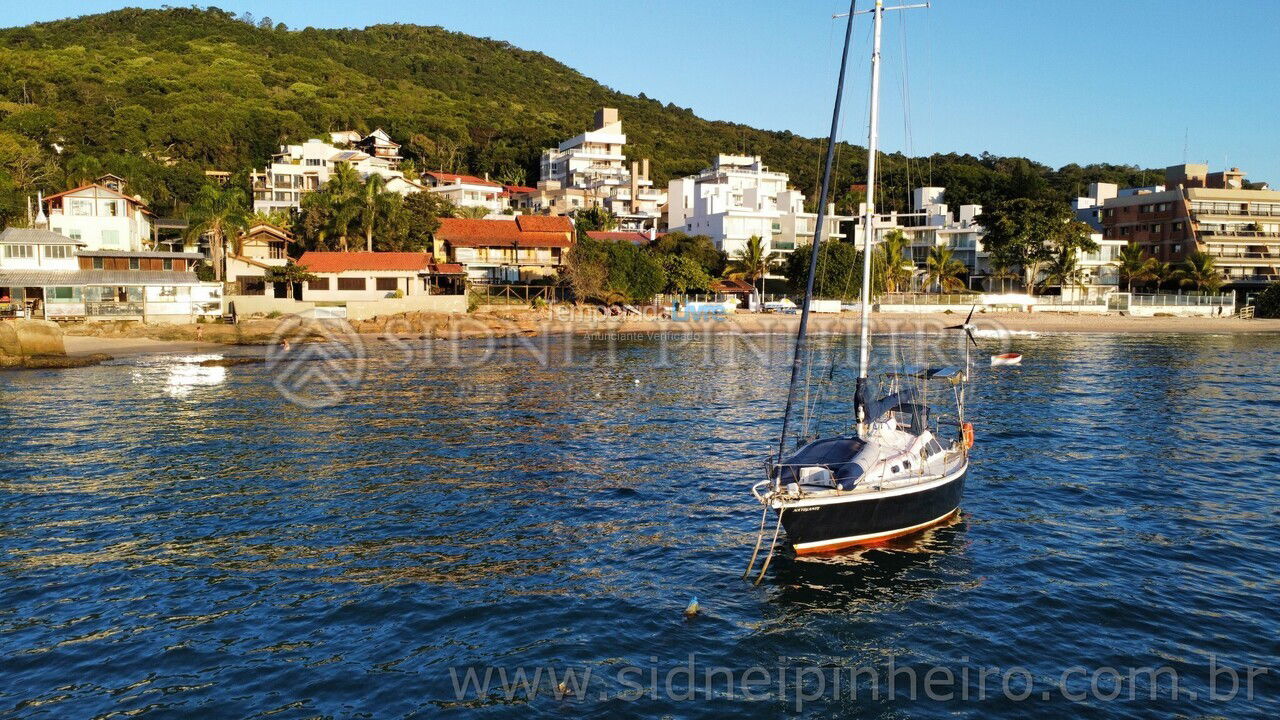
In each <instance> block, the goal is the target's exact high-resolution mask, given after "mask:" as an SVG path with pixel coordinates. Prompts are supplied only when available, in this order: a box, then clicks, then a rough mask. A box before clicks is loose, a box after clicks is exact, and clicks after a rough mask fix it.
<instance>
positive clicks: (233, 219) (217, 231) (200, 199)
mask: <svg viewBox="0 0 1280 720" xmlns="http://www.w3.org/2000/svg"><path fill="white" fill-rule="evenodd" d="M248 222H249V210H248V208H247V207H246V201H245V196H244V191H243V190H241V189H240V188H238V187H219V186H218V185H214V184H212V183H210V184H208V185H205V186H204V188H202V189H201V190H200V194H199V195H197V196H196V199H195V202H194V203H193V204H192V205H191V210H190V212H188V213H187V237H188V238H189V239H193V240H194V239H198V238H200V237H202V236H205V235H208V236H209V254H210V256H211V258H212V260H213V272H214V278H215V279H216V280H218V281H219V282H221V280H222V278H223V276H224V275H225V273H226V265H227V256H226V244H227V239H228V238H231V239H233V240H234V241H237V242H238V239H239V237H240V233H242V232H243V231H244V230H245V228H246V227H247V226H248ZM238 252H239V249H238V248H237V253H238Z"/></svg>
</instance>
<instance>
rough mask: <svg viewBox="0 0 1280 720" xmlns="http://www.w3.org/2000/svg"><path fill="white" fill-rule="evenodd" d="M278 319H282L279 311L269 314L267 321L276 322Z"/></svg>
mask: <svg viewBox="0 0 1280 720" xmlns="http://www.w3.org/2000/svg"><path fill="white" fill-rule="evenodd" d="M278 317H280V311H279V310H272V311H271V312H269V313H267V319H269V320H275V319H276V318H278Z"/></svg>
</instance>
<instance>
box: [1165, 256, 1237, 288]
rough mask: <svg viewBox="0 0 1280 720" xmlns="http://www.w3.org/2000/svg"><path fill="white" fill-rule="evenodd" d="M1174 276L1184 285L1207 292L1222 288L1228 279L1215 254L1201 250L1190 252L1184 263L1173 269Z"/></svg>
mask: <svg viewBox="0 0 1280 720" xmlns="http://www.w3.org/2000/svg"><path fill="white" fill-rule="evenodd" d="M1173 278H1174V279H1176V280H1177V281H1178V282H1179V284H1181V285H1182V286H1183V287H1193V288H1195V289H1196V290H1201V291H1204V292H1207V293H1216V292H1218V290H1220V289H1222V286H1223V285H1224V284H1225V283H1226V280H1225V279H1224V278H1223V277H1222V271H1221V270H1219V269H1218V263H1217V261H1216V260H1214V258H1213V256H1212V255H1210V254H1208V253H1206V252H1201V251H1199V250H1197V251H1195V252H1192V253H1189V254H1188V255H1187V256H1186V258H1184V259H1183V261H1182V264H1181V265H1180V266H1179V267H1178V268H1177V269H1176V270H1174V271H1173Z"/></svg>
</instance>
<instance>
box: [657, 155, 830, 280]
mask: <svg viewBox="0 0 1280 720" xmlns="http://www.w3.org/2000/svg"><path fill="white" fill-rule="evenodd" d="M789 182H790V178H789V176H788V175H787V174H786V173H780V172H773V171H771V170H769V168H768V167H766V166H765V165H764V163H763V161H762V160H761V159H760V157H759V156H748V155H717V156H716V159H715V161H714V163H713V164H712V165H711V167H708V168H706V169H704V170H703V171H702V172H701V173H699V174H697V175H690V176H689V177H684V178H679V179H676V180H672V181H671V183H670V184H669V185H668V186H667V198H668V203H667V227H668V230H669V231H680V232H684V233H688V234H690V235H707V236H708V237H710V238H711V239H712V240H713V241H714V242H715V244H716V247H717V248H719V249H721V250H723V251H724V252H726V253H728V255H729V256H730V257H733V256H734V255H736V254H738V253H740V252H742V250H743V249H744V248H745V247H746V246H747V241H748V240H749V239H750V238H751V236H752V235H759V236H760V238H761V239H762V240H764V241H765V247H766V248H768V249H769V250H770V251H771V252H773V253H774V254H775V255H776V254H779V253H782V254H785V253H790V252H791V251H792V250H795V249H796V247H798V246H801V245H807V244H810V243H812V242H813V236H814V229H815V225H816V224H817V215H816V214H815V213H807V212H805V211H804V194H803V193H801V192H800V191H799V190H794V189H789V188H788V184H789ZM827 213H828V214H827V221H826V222H825V223H824V224H825V225H826V233H825V236H826V237H827V239H829V240H834V239H838V238H842V237H844V236H843V235H842V234H841V233H840V223H841V222H843V221H846V220H849V219H850V218H846V217H840V216H837V215H835V208H834V205H832V206H829V207H828V208H827Z"/></svg>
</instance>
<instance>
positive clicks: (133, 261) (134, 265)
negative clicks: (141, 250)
mask: <svg viewBox="0 0 1280 720" xmlns="http://www.w3.org/2000/svg"><path fill="white" fill-rule="evenodd" d="M129 269H130V270H140V269H142V262H141V261H140V260H138V258H129Z"/></svg>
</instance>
